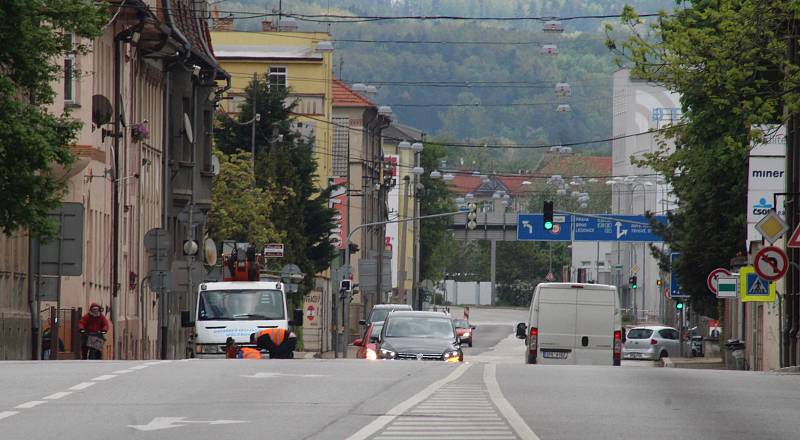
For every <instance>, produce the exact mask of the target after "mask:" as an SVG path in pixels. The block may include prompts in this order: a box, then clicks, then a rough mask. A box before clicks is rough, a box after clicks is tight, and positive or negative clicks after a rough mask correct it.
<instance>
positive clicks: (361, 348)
mask: <svg viewBox="0 0 800 440" xmlns="http://www.w3.org/2000/svg"><path fill="white" fill-rule="evenodd" d="M382 328H383V321H381V322H373V323H372V324H370V325H369V327H367V331H366V332H364V336H363V337H362V338H361V339H356V340H355V341H353V345H355V346H356V347H358V352H357V353H356V359H372V360H374V359H378V355H377V352H376V346H377V344H378V336H379V335H380V334H381V329H382Z"/></svg>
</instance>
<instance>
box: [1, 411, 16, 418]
mask: <svg viewBox="0 0 800 440" xmlns="http://www.w3.org/2000/svg"><path fill="white" fill-rule="evenodd" d="M15 414H19V411H1V412H0V420H3V419H5V418H8V417H11V416H13V415H15Z"/></svg>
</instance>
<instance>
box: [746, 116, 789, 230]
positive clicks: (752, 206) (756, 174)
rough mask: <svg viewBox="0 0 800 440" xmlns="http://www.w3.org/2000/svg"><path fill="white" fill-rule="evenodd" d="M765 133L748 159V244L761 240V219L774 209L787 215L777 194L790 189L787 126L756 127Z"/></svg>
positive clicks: (782, 214) (779, 213)
mask: <svg viewBox="0 0 800 440" xmlns="http://www.w3.org/2000/svg"><path fill="white" fill-rule="evenodd" d="M753 128H754V129H755V128H758V129H760V130H761V131H762V132H763V133H764V140H763V141H762V142H760V143H755V142H754V143H753V145H752V148H751V150H750V155H749V158H748V169H747V243H745V245H747V244H748V243H750V242H751V241H754V240H761V234H759V233H758V231H756V229H755V225H756V223H758V222H759V220H761V219H762V218H764V216H765V215H767V214H768V213H769V212H770V211H771V210H772V209H776V210H777V213H778V215H780V216H781V217H784V218H785V217H786V210H785V209H784V208H783V204H782V201H783V200H782V198H778V199H777V202H778V203H777V205H778V206H777V207H776V206H774V205H775V201H776V200H775V198H774V197H773V196H774V194H775V193H782V192H786V127H785V126H783V125H780V126H778V125H762V126H758V127H753Z"/></svg>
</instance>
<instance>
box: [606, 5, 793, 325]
mask: <svg viewBox="0 0 800 440" xmlns="http://www.w3.org/2000/svg"><path fill="white" fill-rule="evenodd" d="M799 6H800V5H799V4H798V3H797V2H762V1H758V0H723V1H709V0H696V1H693V2H691V7H686V8H683V9H678V10H675V11H673V13H672V15H669V16H668V15H666V14H662V16H661V17H659V19H658V20H656V21H654V22H652V23H649V24H646V23H645V22H644V21H643V20H642V19H640V18H639V17H638V16H637V15H636V12H635V11H634V10H633V9H632V8H630V7H626V8H625V9H624V10H623V25H624V30H625V31H626V34H625V35H619V34H614V30H613V29H611V28H610V27H608V28H607V32H608V35H609V39H608V46H609V47H610V48H611V49H612V50H615V51H616V52H617V53H618V54H619V55H620V62H621V63H627V64H629V65H630V66H631V68H632V70H631V72H632V75H633V76H635V77H637V78H640V79H643V80H648V81H653V82H657V83H660V84H663V85H664V86H665V87H666V88H667V89H669V90H672V91H675V92H677V93H679V94H680V96H681V98H680V99H681V106H682V110H683V120H682V121H681V124H678V125H675V126H672V127H671V128H669V129H668V130H666V131H665V132H664V133H663V135H664V136H663V138H664V139H672V140H673V141H674V143H675V150H674V152H672V150H671V149H670V148H668V147H667V145H666V144H665V143H664V142H662V143H661V145H660V148H659V149H658V150H657V151H656V152H654V153H652V154H647V155H645V156H644V158H643V159H642V160H635V161H634V163H637V164H640V165H646V166H650V167H652V168H653V169H655V170H657V171H658V172H660V173H662V174H663V175H664V176H665V177H666V179H667V181H668V182H669V183H670V184H671V185H672V188H673V192H674V193H675V194H676V196H677V199H678V209H677V210H676V211H674V212H672V213H671V214H670V215H669V218H670V223H669V225H668V226H667V227H666V228H665V229H664V230H663V233H664V236H665V241H666V242H667V244H668V245H669V247H670V249H671V250H672V251H678V252H681V253H682V256H681V260H680V262H679V263H678V264H677V265H676V266H677V267H673V268H672V270H673V272H674V273H677V275H678V278H679V279H680V283H681V285H682V287H683V289H684V290H686V291H688V292H689V293H690V294H691V295H692V303H693V305H694V306H695V310H697V311H699V312H701V313H704V314H707V315H709V316H716V311H717V309H716V304H715V302H716V301H715V299H714V298H713V297H712V296H711V295H709V294H708V293H707V291H706V287H705V279H706V276H707V274H708V273H709V271H710V270H712V269H714V268H715V267H719V266H722V267H725V266H727V265H728V264H729V261H730V259H731V258H733V257H734V256H736V255H737V254H741V253H744V252H746V249H745V246H744V245H745V234H744V231H745V227H744V223H745V210H746V205H745V203H746V200H745V198H744V197H743V196H742V194H744V193H745V192H746V188H747V160H746V159H747V152H748V146H749V145H750V141H751V139H752V134H751V126H752V125H753V124H764V123H774V122H779V121H780V120H781V116H782V115H783V114H784V112H789V113H794V112H796V111H797V109H798V102H799V100H798V96H800V95H798V90H800V89H798V85H800V84H799V83H798V79H800V74H799V73H798V72H799V70H798V66H795V65H791V64H789V63H788V61H787V49H788V48H787V41H788V40H787V39H786V38H783V35H786V34H787V28H786V26H787V24H788V21H787V20H786V17H790V16H796V14H797V12H798V7H799ZM632 160H633V159H632ZM653 252H654V253H655V254H656V255H658V256H660V257H661V261H662V268H663V269H668V259H667V255H661V254H660V252H658V250H657V249H653Z"/></svg>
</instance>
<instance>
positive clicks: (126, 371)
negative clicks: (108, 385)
mask: <svg viewBox="0 0 800 440" xmlns="http://www.w3.org/2000/svg"><path fill="white" fill-rule="evenodd" d="M112 373H114V374H127V373H133V370H117V371H112Z"/></svg>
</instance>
